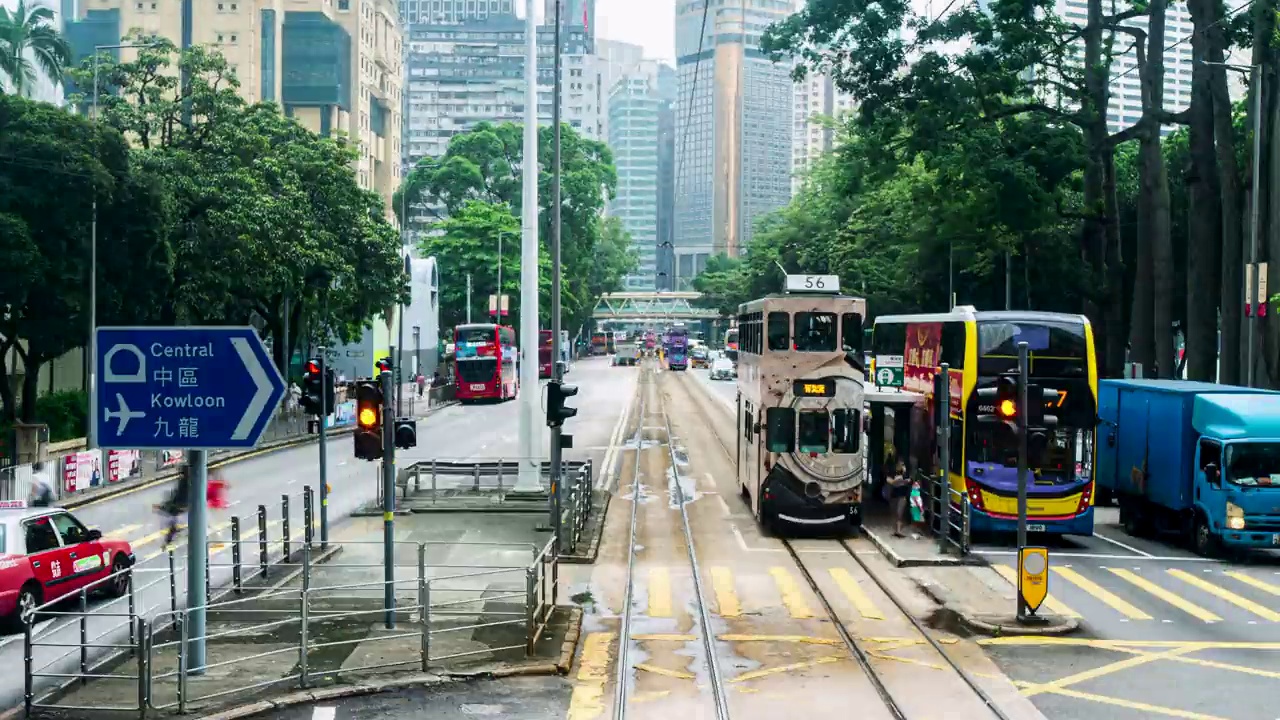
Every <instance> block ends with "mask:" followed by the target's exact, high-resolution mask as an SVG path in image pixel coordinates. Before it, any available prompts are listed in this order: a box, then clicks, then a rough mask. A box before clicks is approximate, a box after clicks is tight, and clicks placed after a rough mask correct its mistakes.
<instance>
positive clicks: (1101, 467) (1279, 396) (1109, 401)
mask: <svg viewBox="0 0 1280 720" xmlns="http://www.w3.org/2000/svg"><path fill="white" fill-rule="evenodd" d="M1097 437H1098V454H1097V457H1098V468H1097V486H1098V491H1099V494H1100V495H1101V496H1102V497H1103V498H1105V497H1107V496H1110V497H1113V498H1114V499H1115V500H1117V501H1118V502H1119V505H1120V522H1121V524H1123V525H1124V528H1125V532H1127V533H1129V534H1130V535H1133V536H1135V537H1143V536H1151V535H1161V534H1167V535H1177V536H1180V537H1182V538H1183V539H1184V540H1185V541H1186V542H1187V543H1188V544H1189V545H1190V546H1191V547H1192V548H1193V549H1194V550H1195V551H1196V552H1197V553H1199V554H1201V555H1204V556H1206V557H1211V556H1214V555H1217V554H1219V553H1220V552H1221V551H1222V550H1223V549H1224V548H1232V549H1244V548H1275V547H1280V393H1277V392H1274V391H1270V390H1259V389H1253V388H1245V387H1236V386H1232V385H1216V384H1212V383H1201V382H1189V381H1183V380H1103V381H1101V382H1100V383H1099V384H1098V434H1097Z"/></svg>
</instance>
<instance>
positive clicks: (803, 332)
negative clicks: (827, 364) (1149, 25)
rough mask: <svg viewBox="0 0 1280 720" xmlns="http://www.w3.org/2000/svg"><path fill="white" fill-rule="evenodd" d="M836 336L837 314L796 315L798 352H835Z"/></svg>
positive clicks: (801, 313) (802, 313) (814, 313)
mask: <svg viewBox="0 0 1280 720" xmlns="http://www.w3.org/2000/svg"><path fill="white" fill-rule="evenodd" d="M836 334H837V330H836V315H835V313H824V312H798V313H796V340H795V342H796V350H799V351H800V352H835V349H836Z"/></svg>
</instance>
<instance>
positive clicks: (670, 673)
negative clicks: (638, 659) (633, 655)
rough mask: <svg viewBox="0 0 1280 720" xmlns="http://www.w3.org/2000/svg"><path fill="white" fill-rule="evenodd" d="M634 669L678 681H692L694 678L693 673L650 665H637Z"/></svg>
mask: <svg viewBox="0 0 1280 720" xmlns="http://www.w3.org/2000/svg"><path fill="white" fill-rule="evenodd" d="M632 667H634V668H635V669H637V670H644V671H645V672H651V673H653V674H654V675H663V676H666V677H670V678H675V679H677V680H692V679H693V677H694V675H693V673H690V672H685V671H683V670H668V669H667V668H664V667H658V666H657V665H650V664H648V663H636V664H635V665H632Z"/></svg>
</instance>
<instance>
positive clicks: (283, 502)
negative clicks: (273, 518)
mask: <svg viewBox="0 0 1280 720" xmlns="http://www.w3.org/2000/svg"><path fill="white" fill-rule="evenodd" d="M280 518H281V524H282V525H283V527H284V557H283V558H281V560H280V561H281V562H289V496H288V495H281V496H280Z"/></svg>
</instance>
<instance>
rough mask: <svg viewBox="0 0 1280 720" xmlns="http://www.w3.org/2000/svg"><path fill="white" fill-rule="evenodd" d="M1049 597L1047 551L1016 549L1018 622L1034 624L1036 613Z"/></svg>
mask: <svg viewBox="0 0 1280 720" xmlns="http://www.w3.org/2000/svg"><path fill="white" fill-rule="evenodd" d="M1047 597H1049V549H1048V548H1045V547H1020V548H1018V622H1021V623H1028V622H1035V621H1037V620H1039V619H1040V618H1037V617H1036V611H1037V610H1039V609H1040V606H1041V605H1042V604H1043V603H1044V601H1045V598H1047Z"/></svg>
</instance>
